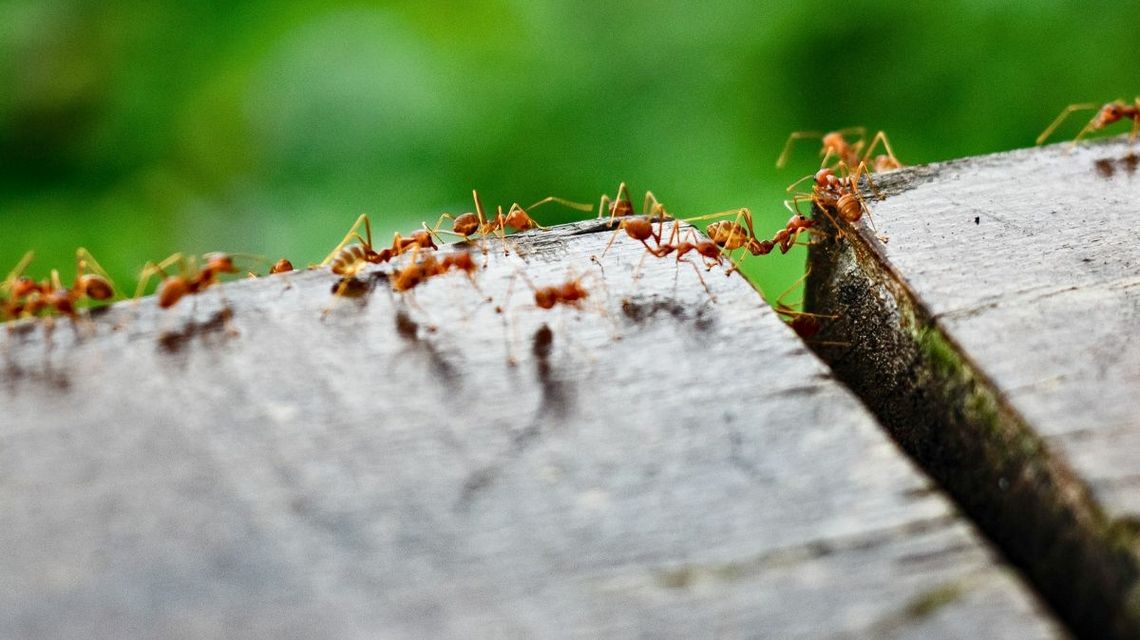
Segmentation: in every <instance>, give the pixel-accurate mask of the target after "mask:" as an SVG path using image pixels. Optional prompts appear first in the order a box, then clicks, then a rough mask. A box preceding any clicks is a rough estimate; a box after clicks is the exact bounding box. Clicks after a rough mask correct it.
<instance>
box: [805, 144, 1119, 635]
mask: <svg viewBox="0 0 1140 640" xmlns="http://www.w3.org/2000/svg"><path fill="white" fill-rule="evenodd" d="M1137 164H1138V161H1137V157H1136V156H1135V155H1132V149H1131V148H1130V147H1129V145H1128V144H1127V143H1126V142H1125V141H1124V140H1119V139H1118V140H1113V141H1108V142H1101V143H1096V144H1092V145H1088V146H1080V147H1077V148H1076V149H1073V148H1072V147H1071V145H1069V144H1063V145H1056V146H1052V147H1045V148H1041V149H1030V150H1023V151H1015V152H1012V153H1003V154H997V155H992V156H986V157H980V158H969V159H966V160H961V161H954V162H947V163H942V164H936V165H931V166H927V167H918V168H914V169H908V170H903V171H898V172H893V173H890V174H883V175H881V176H876V180H877V184H878V187H879V189H880V190H881V192H882V195H883V198H873V199H872V200H871V204H872V206H873V211H874V214H875V218H874V220H875V224H876V225H877V227H878V229H877V231H878V233H879V234H883V235H885V236H886V237H887V238H888V239H889V240H888V242H887V243H886V244H884V243H883V242H881V241H880V240H879V239H878V238H877V237H876V234H875V233H873V232H872V231H871V230H870V229H869V228H868V227H867V226H865V225H864V226H863V227H862V228H861V232H860V233H858V234H851V233H849V234H848V235H847V237H846V238H845V239H840V240H839V241H837V242H825V243H822V244H820V245H819V246H817V247H815V248H814V249H813V252H812V264H813V272H812V277H811V279H810V280H811V281H810V282H809V286H808V289H809V291H808V302H809V306H810V307H811V308H813V309H814V310H816V311H820V312H823V313H836V314H839V318H837V319H836V320H835V321H834V322H833V323H831V326H830V327H829V328H828V330H827V331H826V332H824V334H823V335H822V336H821V340H832V341H847V342H849V343H850V346H846V347H828V346H820V347H819V349H818V351H819V352H820V353H821V355H823V356H824V357H825V359H827V360H828V361H829V362H831V363H832V364H833V366H834V367H835V369H836V371H837V372H838V374H839V376H840V377H841V378H843V379H844V380H845V381H847V382H848V383H849V384H850V385H851V386H852V388H853V389H855V390H856V391H857V393H859V394H860V395H861V396H863V397H864V398H865V399H866V400H867V401H868V403H869V405H870V406H871V407H872V408H874V409H875V411H876V412H877V413H878V414H879V415H880V417H881V418H882V419H883V420H884V422H885V423H886V424H887V426H888V427H890V428H891V429H892V432H893V433H894V434H895V436H896V438H897V439H898V440H899V441H900V442H901V443H903V445H904V447H905V448H907V449H908V450H909V451H910V452H912V453H913V454H914V455H915V456H916V457H917V458H918V459H919V460H920V462H921V464H923V466H925V467H926V468H927V469H928V470H930V471H931V472H932V473H934V475H935V476H936V477H938V478H939V479H940V480H941V481H942V482H943V483H944V484H946V485H947V486H948V487H950V489H951V491H952V492H953V493H954V494H955V495H956V496H957V497H958V499H959V501H960V502H962V503H963V504H964V505H965V506H966V508H967V511H968V512H969V513H971V514H973V515H975V516H976V517H977V518H978V519H979V520H980V521H981V523H982V526H983V528H984V529H986V530H987V531H988V532H989V533H990V535H991V537H994V538H995V539H997V540H999V541H1000V543H1001V544H1002V545H1003V546H1004V547H1005V548H1006V550H1007V552H1008V553H1009V554H1010V556H1011V557H1013V558H1014V559H1015V560H1016V561H1017V562H1018V563H1019V564H1021V565H1022V566H1023V567H1025V568H1026V570H1027V572H1028V573H1029V574H1030V575H1032V576H1034V578H1035V581H1036V583H1037V585H1038V586H1039V588H1040V589H1041V590H1042V591H1043V592H1044V593H1045V594H1046V595H1047V596H1048V598H1049V599H1050V600H1051V601H1052V602H1054V604H1055V606H1056V607H1058V608H1059V609H1061V610H1062V611H1063V612H1064V615H1065V616H1066V617H1067V618H1068V619H1069V620H1070V622H1071V624H1072V625H1073V626H1074V627H1075V628H1076V629H1077V630H1079V631H1081V632H1082V633H1085V634H1087V635H1088V636H1089V637H1105V635H1106V634H1110V633H1115V634H1116V635H1119V636H1121V637H1137V635H1138V634H1140V602H1138V601H1137V600H1136V598H1135V594H1136V593H1138V592H1137V586H1138V584H1140V583H1138V582H1137V576H1138V575H1140V563H1138V559H1137V555H1136V551H1137V547H1136V542H1137V539H1136V536H1135V535H1134V532H1135V531H1136V523H1137V522H1140V520H1137V518H1138V517H1140V484H1138V483H1137V482H1136V479H1137V478H1140V457H1138V456H1137V454H1138V453H1140V420H1138V419H1137V415H1138V410H1140V394H1138V393H1137V390H1138V389H1140V343H1137V342H1136V341H1134V340H1133V338H1132V336H1133V334H1134V333H1135V332H1136V330H1137V328H1138V327H1140V323H1138V319H1140V272H1138V267H1140V244H1138V243H1137V242H1135V239H1134V237H1135V235H1136V232H1137V231H1138V230H1140V177H1138V176H1136V175H1135V174H1136V168H1137Z"/></svg>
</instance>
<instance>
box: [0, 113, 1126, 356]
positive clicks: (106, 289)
mask: <svg viewBox="0 0 1140 640" xmlns="http://www.w3.org/2000/svg"><path fill="white" fill-rule="evenodd" d="M1093 108H1096V105H1092V104H1075V105H1070V106H1069V107H1066V108H1065V109H1064V110H1063V111H1062V112H1061V114H1060V115H1059V116H1058V117H1057V118H1056V119H1055V120H1054V121H1053V122H1052V123H1051V124H1050V125H1049V127H1048V128H1046V129H1045V131H1044V132H1043V133H1042V134H1041V135H1040V136H1039V137H1038V138H1037V143H1038V144H1041V143H1043V142H1044V141H1045V140H1046V139H1047V138H1048V137H1049V136H1050V135H1051V134H1052V133H1053V132H1054V131H1055V130H1056V128H1057V127H1058V126H1059V125H1060V124H1061V123H1062V122H1063V121H1064V120H1065V119H1066V118H1068V117H1069V116H1070V115H1071V114H1073V113H1075V112H1077V111H1080V110H1084V109H1093ZM1119 121H1131V122H1132V134H1131V138H1132V139H1133V140H1135V138H1136V135H1137V132H1138V130H1140V97H1138V98H1136V99H1135V101H1134V102H1133V103H1131V104H1130V103H1126V102H1124V101H1122V100H1116V101H1113V102H1110V103H1108V104H1105V105H1103V106H1101V107H1100V108H1099V109H1098V110H1097V112H1096V115H1094V116H1093V118H1092V119H1091V120H1090V121H1089V122H1088V123H1087V124H1086V125H1085V126H1084V128H1083V129H1081V131H1080V132H1079V133H1078V134H1077V136H1076V138H1075V139H1074V141H1073V142H1074V144H1075V143H1076V142H1077V141H1079V140H1080V139H1082V138H1083V137H1084V136H1085V135H1087V134H1088V133H1091V132H1095V131H1099V130H1101V129H1103V128H1105V127H1107V126H1109V125H1111V124H1113V123H1116V122H1119ZM804 139H819V140H820V141H821V142H822V148H821V149H820V156H822V161H821V163H820V168H819V170H818V171H816V172H815V173H814V174H810V175H808V176H805V177H804V178H801V179H800V180H798V181H796V182H794V183H792V184H791V185H790V186H789V187H788V189H787V191H788V192H789V193H791V197H790V198H789V199H787V200H785V201H784V205H785V207H786V208H787V209H788V210H789V211H790V212H791V214H792V215H791V217H790V218H789V219H788V221H787V222H786V223H785V225H784V226H783V228H781V229H779V230H778V231H776V232H775V234H773V235H772V236H771V237H761V236H758V235H757V233H756V230H755V224H754V220H753V217H752V213H751V211H749V210H748V209H746V208H741V209H733V210H729V211H722V212H718V213H711V214H705V215H698V216H695V217H690V218H682V217H677V216H674V215H672V214H671V213H670V212H669V211H667V210H666V208H665V206H664V205H662V204H661V202H660V201H658V199H657V197H656V196H655V195H654V194H653V192H651V191H647V192H646V194H645V200H644V204H643V207H642V212H641V213H636V211H635V208H634V204H633V201H632V199H631V198H630V193H629V189H628V187H627V186H626V184H625V183H622V184H621V185H619V187H618V190H617V194H616V196H615V197H613V198H611V197H609V196H608V195H603V196H602V197H601V200H600V202H599V204H598V208H597V217H598V218H599V219H608V221H609V224H610V226H611V227H612V228H613V234H612V235H611V237H610V240H609V242H608V243H607V245H606V248H605V250H604V251H603V252H602V254H601V257H594V260H595V261H598V262H599V264H600V260H601V258H604V257H605V255H606V253H607V252H608V251H609V250H610V248H611V247H612V246H613V243H614V241H615V240H616V239H617V237H618V235H619V234H621V233H625V234H626V235H627V236H628V237H629V238H631V239H632V240H634V241H636V242H639V243H641V245H643V246H644V248H645V254H644V255H643V256H642V261H644V260H645V259H647V258H650V257H652V258H656V259H664V258H667V257H672V259H673V260H674V261H675V262H676V263H677V265H678V268H680V267H679V265H680V263H682V262H685V263H688V264H689V265H691V266H692V267H693V270H694V271H695V272H696V274H697V277H698V278H699V280H700V282H701V284H702V285H703V286H704V288H705V290H706V291H707V292H708V294H709V296H710V298H712V299H714V300H715V297H713V294H712V292H711V290H710V289H709V287H708V285H707V283H706V281H705V279H704V276H703V275H702V274H703V273H705V272H708V271H710V270H711V269H713V268H714V267H718V266H719V267H724V266H725V264H726V263H727V265H728V266H727V268H725V269H724V272H725V273H726V274H727V275H731V274H732V273H734V272H735V271H737V270H739V268H740V264H741V263H742V261H743V260H744V259H745V258H747V257H749V256H761V255H767V254H769V253H772V252H773V251H774V250H776V249H779V250H780V252H781V253H787V252H788V251H789V250H790V249H791V248H792V247H793V246H795V245H797V244H805V243H803V242H801V236H802V235H803V234H805V233H807V234H809V237H810V235H811V234H818V233H821V230H820V229H819V228H818V226H817V222H818V219H817V218H816V217H815V214H816V213H818V214H821V215H823V216H826V217H827V218H828V220H829V221H830V222H831V226H832V228H834V229H835V230H836V234H837V235H842V234H843V233H844V229H845V228H847V227H845V225H853V224H855V223H857V222H858V221H859V220H861V219H862V218H863V216H864V215H867V216H868V219H870V214H871V211H870V208H869V206H868V204H867V199H866V198H865V197H864V193H863V191H862V187H861V185H862V184H864V183H865V184H866V186H867V187H869V188H870V189H871V191H872V192H873V193H875V194H876V195H878V189H877V188H876V185H875V182H874V179H873V178H872V175H873V174H875V173H879V172H884V171H891V170H894V169H898V168H900V167H902V166H903V165H902V164H901V163H900V162H899V160H898V159H897V158H896V156H895V154H894V151H893V150H892V149H891V145H890V141H889V140H888V138H887V135H886V134H885V133H884V132H882V131H878V132H876V133H875V135H874V136H873V137H871V138H870V140H869V141H868V140H867V139H866V130H865V129H864V128H863V127H853V128H849V129H841V130H838V131H831V132H827V133H821V132H810V131H797V132H795V133H792V134H791V135H790V136H789V137H788V140H787V143H786V144H785V146H784V150H783V152H782V153H781V154H780V156H779V158H778V159H777V161H776V166H777V168H782V167H784V166H785V164H786V162H787V160H788V158H789V156H790V154H791V152H792V150H793V148H794V146H795V145H796V143H797V142H798V141H800V140H804ZM880 147H881V149H882V153H878V154H876V151H878V150H879V149H880ZM809 180H810V181H811V182H810V184H811V190H810V191H809V192H795V189H796V188H797V187H798V186H799V185H801V184H803V183H804V182H806V181H809ZM472 196H473V200H474V205H475V210H474V211H472V212H468V213H463V214H461V215H458V216H452V215H451V214H449V213H444V214H443V215H441V216H440V218H439V219H438V220H437V221H436V223H435V225H434V226H432V227H428V226H427V225H426V224H423V225H421V226H422V228H420V229H417V230H415V231H413V232H412V233H411V234H409V235H407V236H403V235H401V234H399V233H396V234H395V235H394V237H393V239H392V243H391V244H390V245H388V246H382V247H377V246H376V245H374V244H373V239H372V228H371V223H370V221H369V218H368V216H367V215H361V216H360V217H359V218H358V219H357V220H356V222H355V223H354V224H353V225H352V227H351V228H350V229H349V230H348V233H346V234H345V236H344V238H343V239H342V240H341V242H340V243H338V244H337V245H336V247H335V248H334V249H333V250H332V251H331V252H330V253H329V255H328V256H326V257H325V259H324V260H323V261H321V263H320V264H319V265H317V267H328V268H329V270H330V271H331V273H332V274H334V275H336V276H337V277H338V278H339V282H338V283H337V285H336V286H335V287H334V290H333V292H334V294H335V295H336V296H343V295H349V294H350V292H351V291H353V290H354V287H353V285H354V283H359V281H358V276H360V275H361V274H362V273H363V271H364V270H365V268H366V267H367V266H368V265H377V264H384V263H393V268H392V271H391V273H390V274H388V280H389V282H390V283H391V286H392V289H393V290H394V291H395V292H398V293H405V292H410V291H412V290H413V289H415V288H416V287H419V286H421V285H423V284H424V283H425V282H427V281H428V280H430V279H432V278H434V277H437V276H441V275H444V274H447V273H449V272H451V271H459V272H462V273H464V274H465V275H466V276H467V277H468V278H470V279H472V281H473V282H474V278H475V274H476V273H477V272H478V270H479V265H478V264H477V262H476V260H475V258H474V257H473V255H472V253H471V252H469V251H467V250H458V251H453V252H449V253H443V254H442V255H439V254H441V253H442V252H440V250H439V245H437V244H436V241H437V240H440V239H441V234H449V235H452V236H455V237H457V238H459V239H461V240H463V241H464V243H465V244H471V242H472V241H477V242H478V243H479V244H480V245H481V246H482V252H483V254H484V255H486V254H487V243H486V240H487V238H490V237H498V238H499V240H500V241H501V245H502V246H503V247H504V250H505V251H506V252H507V253H509V252H510V248H509V245H508V243H507V241H506V235H507V233H508V232H511V231H518V232H521V231H528V230H532V229H542V228H544V227H543V226H542V225H541V224H539V223H538V222H537V221H536V220H535V219H534V218H533V217H531V215H530V211H531V210H533V209H534V208H536V207H538V206H541V205H544V204H547V203H551V202H554V203H559V204H562V205H564V206H567V207H570V208H573V209H578V210H581V211H592V210H593V207H592V206H590V205H586V204H579V203H575V202H571V201H568V200H564V199H562V198H556V197H548V198H544V199H543V200H540V201H538V202H536V203H535V204H533V205H531V206H530V207H526V208H524V207H522V206H520V205H519V204H517V203H516V204H512V205H511V206H510V207H509V208H507V209H506V211H504V210H503V207H501V206H499V207H497V208H496V211H495V215H494V216H488V215H487V213H486V210H485V209H484V207H483V203H482V202H481V201H480V198H479V194H478V192H475V191H473V192H472ZM803 202H807V203H809V204H810V206H811V209H810V211H809V212H808V213H807V214H805V213H804V212H802V211H801V209H800V205H801V203H803ZM705 220H711V221H712V222H710V223H709V224H707V226H706V227H705V235H703V236H702V235H700V234H699V233H698V231H697V230H696V228H695V227H693V226H692V224H691V223H694V222H698V221H705ZM448 221H450V227H451V228H450V229H449V230H444V229H443V228H442V227H443V226H444V224H445V223H447V222H448ZM682 223H685V224H684V225H682ZM670 225H671V226H670ZM872 225H873V223H872ZM667 227H668V229H669V230H668V231H666V229H667ZM361 231H363V235H362V234H361ZM880 239H881V240H883V241H884V242H885V241H886V238H885V237H882V236H880ZM242 257H243V256H242V255H241V254H226V253H209V254H206V255H204V256H201V257H200V258H197V257H193V256H185V255H183V254H180V253H179V254H174V255H172V256H170V257H169V258H167V259H165V260H163V261H161V262H158V263H147V265H146V266H144V268H143V270H142V272H141V275H140V281H139V285H138V287H137V289H136V292H135V298H138V297H139V296H141V295H142V294H143V293H144V292H145V291H146V288H147V285H148V283H149V282H150V281H151V279H152V278H154V277H156V276H161V277H162V281H161V283H160V284H159V286H158V289H157V294H158V296H157V297H158V300H157V302H158V306H159V307H161V308H164V309H165V308H170V307H173V306H174V305H176V304H177V303H178V302H179V300H181V299H183V298H184V297H186V296H193V295H196V294H199V293H201V292H202V291H204V290H206V289H207V288H209V287H211V286H212V285H214V284H217V283H218V282H219V281H220V277H221V276H223V275H225V274H239V273H241V271H243V270H242V269H239V268H238V267H237V266H236V265H235V259H240V258H242ZM246 257H248V258H251V259H256V260H259V261H261V262H264V263H266V264H267V261H264V260H262V259H258V258H256V257H253V256H246ZM32 258H33V254H32V252H28V253H27V254H25V255H24V257H23V258H22V259H21V260H20V261H19V263H18V264H17V265H16V267H15V268H14V269H12V271H11V272H10V273H9V274H8V275H7V277H6V278H5V279H4V280H3V282H0V322H5V321H9V320H16V319H23V318H38V317H45V316H66V317H70V318H72V319H75V318H77V317H78V315H79V314H80V313H81V311H82V310H83V309H86V308H87V307H90V306H94V305H97V304H105V303H109V302H112V301H114V300H116V299H119V298H121V297H123V296H122V295H121V293H120V291H119V290H118V289H117V288H116V287H115V285H114V283H113V282H112V281H111V278H110V276H109V275H108V274H107V272H106V271H105V270H104V269H103V268H102V267H101V266H100V265H99V263H98V262H97V261H96V260H95V258H94V257H93V256H92V255H91V253H90V252H89V251H87V250H86V249H83V248H80V249H78V250H77V252H76V257H75V277H74V279H73V281H72V283H71V285H70V286H68V285H65V284H64V283H63V281H62V279H61V277H60V273H59V271H57V270H52V271H51V273H50V275H49V276H48V277H47V278H45V279H43V280H38V281H37V280H35V279H33V278H30V277H28V276H26V275H25V271H26V269H27V267H28V266H29V264H30V263H31V261H32ZM694 258H695V261H694ZM267 266H268V265H267ZM484 266H486V262H485V261H484ZM640 268H641V264H639V265H638V267H637V269H636V270H635V274H636V273H637V271H639V270H640ZM290 271H293V265H292V264H291V263H290V262H289V261H288V260H286V259H284V258H282V259H281V260H279V261H278V262H276V263H275V264H273V265H271V266H269V268H268V274H270V275H272V274H281V273H286V272H290ZM248 273H249V275H251V276H253V275H254V274H253V272H252V271H249V272H248ZM804 277H805V278H806V274H805V276H804ZM801 281H802V279H801ZM527 283H528V284H529V286H530V288H531V289H532V292H533V294H534V305H535V306H536V307H538V308H540V309H552V308H554V307H556V306H559V305H567V306H574V307H580V306H581V305H582V304H583V301H584V300H586V299H587V298H588V297H589V292H588V291H587V289H586V287H585V286H584V285H583V283H582V280H581V278H571V279H569V280H567V281H565V282H562V283H558V284H555V285H550V286H543V287H539V286H536V285H534V284H533V283H531V282H530V281H529V279H527ZM798 284H799V282H797V283H796V284H794V285H793V286H792V287H791V288H789V291H788V292H790V291H791V290H792V289H794V288H795V287H796V286H797V285H798ZM788 292H785V293H784V294H782V295H781V296H780V297H779V298H778V299H777V301H776V304H775V308H776V311H777V313H779V314H780V315H781V316H782V317H783V318H784V319H785V320H786V321H787V322H788V323H789V324H790V325H791V326H792V327H793V328H794V329H795V330H796V332H797V333H799V335H800V336H802V337H804V338H805V339H806V338H811V337H812V336H814V335H816V334H817V333H818V332H819V330H820V319H821V318H826V317H830V316H821V315H816V314H810V313H806V312H802V311H796V310H795V308H794V305H790V304H787V303H785V302H784V301H783V299H784V297H785V296H786V295H787V294H788ZM327 311H328V310H327V309H326V314H327Z"/></svg>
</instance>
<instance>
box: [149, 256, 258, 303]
mask: <svg viewBox="0 0 1140 640" xmlns="http://www.w3.org/2000/svg"><path fill="white" fill-rule="evenodd" d="M233 259H234V254H228V253H218V252H215V253H207V254H205V255H203V256H202V262H203V263H204V264H203V265H202V266H200V267H199V266H198V261H197V260H196V259H195V258H194V256H190V257H189V258H187V257H186V256H184V255H182V254H181V253H176V254H174V255H172V256H170V257H169V258H167V259H165V260H163V261H162V262H159V263H157V264H155V263H153V262H148V263H146V265H145V266H144V267H143V270H142V274H141V275H140V277H139V286H138V289H136V290H135V298H138V297H139V296H141V295H142V294H143V291H145V290H146V285H147V284H148V283H149V282H150V279H151V277H153V276H155V275H157V274H162V276H163V280H162V283H161V284H160V285H159V288H158V306H159V307H161V308H163V309H168V308H170V307H173V306H174V305H175V304H177V303H178V301H179V300H181V299H182V298H183V297H184V296H187V295H195V294H198V293H200V292H202V291H204V290H205V289H208V288H209V287H211V286H213V285H215V284H217V283H218V276H219V275H220V274H223V273H237V272H238V268H237V267H235V266H234V261H233ZM175 265H177V266H178V271H177V272H176V273H175V274H174V275H171V274H169V273H167V272H166V270H167V269H169V268H171V267H172V266H175Z"/></svg>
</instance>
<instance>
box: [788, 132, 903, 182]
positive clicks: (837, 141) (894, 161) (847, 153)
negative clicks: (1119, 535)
mask: <svg viewBox="0 0 1140 640" xmlns="http://www.w3.org/2000/svg"><path fill="white" fill-rule="evenodd" d="M849 135H854V136H855V139H856V142H853V143H851V142H848V141H847V136H849ZM866 135H867V129H866V128H865V127H848V128H846V129H840V130H839V131H828V132H827V133H820V132H818V131H796V132H793V133H792V134H791V135H790V136H788V141H787V142H786V143H785V144H784V150H783V152H781V153H780V157H779V158H777V159H776V168H777V169H783V168H784V165H786V164H787V161H788V156H789V155H791V152H792V147H793V146H794V145H795V143H796V141H797V140H802V139H814V138H820V139H821V140H822V142H823V148H822V149H820V152H819V155H821V156H823V162H821V163H820V166H821V167H826V166H827V163H828V162H829V161H830V160H831V158H832V157H833V156H834V157H836V158H838V159H839V161H840V162H842V163H845V164H847V166H851V167H854V166H858V165H860V164H866V163H867V161H868V160H871V165H870V166H872V167H874V170H875V171H876V172H883V171H891V170H893V169H898V168H900V167H902V166H903V165H902V163H901V162H899V159H898V158H896V157H895V152H894V150H892V149H891V141H890V140H889V139H887V134H886V133H885V132H883V131H878V132H876V133H875V137H874V138H872V139H871V144H869V145H867V146H866V151H864V150H863V147H864V143H865V141H866ZM880 143H881V144H882V145H883V148H884V149H885V150H886V152H887V153H886V155H883V154H880V155H877V156H874V159H873V160H872V159H871V156H872V154H873V153H874V152H875V148H876V147H877V146H879V144H880Z"/></svg>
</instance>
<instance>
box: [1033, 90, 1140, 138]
mask: <svg viewBox="0 0 1140 640" xmlns="http://www.w3.org/2000/svg"><path fill="white" fill-rule="evenodd" d="M1096 108H1097V105H1096V104H1095V103H1091V102H1090V103H1085V104H1071V105H1069V106H1067V107H1065V108H1064V109H1063V110H1061V113H1060V115H1058V116H1057V118H1056V119H1055V120H1053V123H1052V124H1050V125H1049V126H1048V127H1046V129H1045V131H1043V132H1041V135H1039V136H1037V144H1041V143H1043V142H1045V140H1046V139H1047V138H1048V137H1049V136H1050V135H1052V133H1053V131H1055V130H1056V129H1057V127H1058V126H1060V124H1061V123H1062V122H1064V121H1065V119H1066V118H1068V117H1069V116H1070V115H1072V114H1073V113H1075V112H1077V111H1087V110H1089V109H1096ZM1124 119H1129V120H1131V121H1132V133H1131V134H1130V135H1129V138H1128V141H1129V143H1134V142H1136V133H1137V131H1140V96H1137V97H1136V99H1135V100H1134V101H1133V103H1132V104H1128V103H1127V102H1125V101H1123V100H1113V101H1112V102H1109V103H1108V104H1105V105H1103V106H1101V107H1100V109H1098V110H1097V112H1096V115H1094V116H1093V117H1092V119H1091V120H1089V122H1088V124H1086V125H1085V126H1084V128H1083V129H1081V131H1080V133H1078V134H1077V137H1075V138H1073V144H1074V145H1076V144H1077V142H1080V140H1081V138H1083V137H1085V135H1086V134H1089V133H1092V132H1094V131H1100V130H1101V129H1103V128H1105V127H1107V126H1109V125H1112V124H1115V123H1117V122H1119V121H1121V120H1124Z"/></svg>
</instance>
